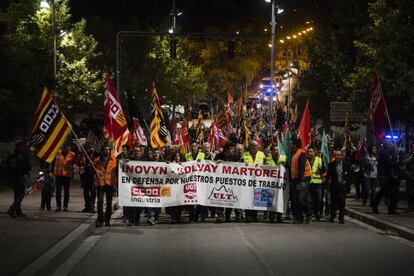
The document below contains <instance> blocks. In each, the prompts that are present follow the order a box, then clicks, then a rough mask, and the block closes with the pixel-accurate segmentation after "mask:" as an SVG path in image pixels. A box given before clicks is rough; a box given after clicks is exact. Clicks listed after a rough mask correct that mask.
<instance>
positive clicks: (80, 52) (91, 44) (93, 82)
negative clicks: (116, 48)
mask: <svg viewBox="0 0 414 276" xmlns="http://www.w3.org/2000/svg"><path fill="white" fill-rule="evenodd" d="M55 14H56V15H55V18H56V22H55V26H54V29H53V26H52V25H51V22H52V11H51V9H44V10H42V9H41V10H39V12H37V13H36V16H35V17H34V21H35V22H36V23H37V25H38V28H39V30H40V32H41V33H42V37H43V41H44V42H48V45H45V50H47V51H48V52H50V53H51V50H53V49H52V47H50V45H52V44H51V38H52V37H51V34H52V36H53V32H55V33H56V34H57V36H56V37H57V80H56V86H55V89H56V92H57V93H56V94H57V95H58V96H57V101H58V102H59V105H60V106H61V107H62V108H68V109H71V108H73V107H75V106H76V111H77V112H79V113H82V112H86V111H88V112H93V111H94V110H96V109H100V108H101V105H98V104H97V103H98V102H100V101H102V96H101V95H102V90H103V82H102V79H103V73H102V72H101V71H100V70H99V69H98V68H97V67H96V66H94V65H95V64H94V61H96V59H97V58H98V57H99V56H100V55H101V53H99V52H97V42H96V40H95V39H94V37H93V36H92V35H88V34H86V21H85V20H84V19H81V21H79V22H76V23H74V24H71V23H70V18H71V15H70V13H69V8H68V3H67V0H58V1H56V0H55ZM48 46H49V47H48ZM51 54H52V55H53V53H51Z"/></svg>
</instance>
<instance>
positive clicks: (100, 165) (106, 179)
mask: <svg viewBox="0 0 414 276" xmlns="http://www.w3.org/2000/svg"><path fill="white" fill-rule="evenodd" d="M94 166H95V168H96V175H95V187H96V194H97V198H98V204H97V212H98V218H97V220H96V223H95V225H96V227H101V226H102V225H103V224H104V223H105V226H108V227H109V226H110V220H111V215H112V197H113V194H114V188H115V186H116V185H117V178H116V168H117V161H116V158H115V155H114V154H113V152H112V146H111V145H110V144H109V143H106V144H105V145H104V146H103V149H102V152H101V155H100V156H99V157H98V158H96V159H95V160H94ZM104 197H105V199H106V210H105V213H104V210H103V206H104V204H103V203H104Z"/></svg>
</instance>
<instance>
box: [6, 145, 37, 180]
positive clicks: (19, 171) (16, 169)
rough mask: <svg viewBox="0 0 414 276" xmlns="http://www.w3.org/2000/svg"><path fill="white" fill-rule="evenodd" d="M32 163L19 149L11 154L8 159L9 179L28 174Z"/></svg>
mask: <svg viewBox="0 0 414 276" xmlns="http://www.w3.org/2000/svg"><path fill="white" fill-rule="evenodd" d="M30 170H31V165H30V162H29V159H28V157H27V156H26V155H25V154H23V153H20V152H18V151H16V152H14V153H13V154H11V155H9V157H8V158H7V161H6V173H7V177H8V180H9V181H14V180H15V179H16V178H21V177H23V176H25V175H28V174H29V173H30Z"/></svg>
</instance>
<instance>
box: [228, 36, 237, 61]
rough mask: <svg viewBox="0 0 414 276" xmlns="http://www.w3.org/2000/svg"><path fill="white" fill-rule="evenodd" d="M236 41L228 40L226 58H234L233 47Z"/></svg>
mask: <svg viewBox="0 0 414 276" xmlns="http://www.w3.org/2000/svg"><path fill="white" fill-rule="evenodd" d="M235 45H236V43H235V42H234V40H230V41H229V42H228V44H227V58H228V59H233V58H234V47H235Z"/></svg>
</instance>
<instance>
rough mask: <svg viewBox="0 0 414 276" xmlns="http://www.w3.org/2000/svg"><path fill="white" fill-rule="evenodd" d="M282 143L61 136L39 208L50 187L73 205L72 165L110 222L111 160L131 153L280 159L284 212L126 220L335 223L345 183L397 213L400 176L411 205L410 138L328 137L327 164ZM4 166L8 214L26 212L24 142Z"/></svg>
mask: <svg viewBox="0 0 414 276" xmlns="http://www.w3.org/2000/svg"><path fill="white" fill-rule="evenodd" d="M284 151H286V152H281V151H279V148H278V146H277V145H274V144H273V145H269V146H266V147H265V148H264V149H261V145H260V144H259V143H258V142H257V141H255V140H251V141H250V143H249V144H248V146H246V147H245V146H244V145H243V144H240V143H237V142H235V143H232V142H227V143H226V144H224V145H223V146H222V147H220V148H219V149H217V150H215V151H212V150H211V145H210V144H209V143H208V142H204V143H200V142H196V141H195V142H193V143H191V150H190V151H189V152H188V153H186V154H182V153H181V152H180V149H179V148H178V147H175V146H170V147H165V148H163V149H162V150H157V149H151V148H149V147H146V146H135V147H133V148H129V147H128V146H127V145H125V146H123V147H122V152H121V153H120V154H119V155H118V156H117V157H115V155H114V154H113V148H112V145H111V144H110V143H105V144H104V145H103V146H102V147H101V148H100V149H99V150H98V149H97V148H95V147H94V146H93V145H92V144H90V143H86V144H84V145H83V150H82V151H77V150H75V149H74V148H73V145H71V144H70V143H65V144H64V146H63V147H62V149H61V150H60V151H59V152H58V154H57V155H56V158H55V160H54V161H53V162H52V163H51V164H50V165H48V166H44V167H43V169H42V172H43V174H42V175H41V177H40V178H39V179H38V182H39V187H40V191H41V202H40V210H41V211H46V210H47V211H51V210H52V197H53V195H54V197H55V208H54V210H55V211H56V212H61V211H63V212H67V211H71V210H70V206H69V202H70V187H71V182H72V180H73V177H74V174H75V173H76V174H79V177H80V182H81V187H82V189H83V195H84V209H83V210H82V212H90V213H95V212H97V220H96V226H97V227H100V226H110V221H111V215H112V212H113V210H112V208H113V204H112V200H113V198H114V197H116V196H117V191H116V190H117V170H116V168H117V166H118V164H119V163H120V162H128V161H129V160H140V161H157V162H177V163H182V162H186V161H193V160H212V161H216V162H226V161H228V162H242V163H245V164H246V165H253V164H259V165H261V164H263V165H269V166H279V165H283V166H285V167H286V170H287V172H288V174H289V189H290V190H289V194H290V196H289V203H288V208H287V211H286V213H285V214H282V213H276V212H264V213H263V214H262V212H261V211H260V214H259V215H258V211H255V210H240V209H230V208H215V207H214V208H213V207H206V206H201V205H186V206H174V207H167V208H165V213H163V212H162V209H161V208H143V207H123V220H124V222H125V223H126V224H127V225H129V226H131V225H139V224H140V223H142V222H145V223H148V224H151V225H154V224H157V223H158V221H159V217H160V215H162V216H167V217H168V219H169V220H170V222H171V223H180V222H184V221H187V220H189V221H190V222H205V221H208V220H212V221H215V222H217V223H222V222H231V221H236V222H257V221H268V222H278V223H281V222H283V220H288V221H290V220H291V219H292V220H293V223H295V224H301V223H311V222H312V221H313V220H316V221H320V220H321V219H323V218H324V219H327V220H329V221H330V222H335V221H336V218H338V222H339V223H345V221H344V211H345V204H346V197H347V195H348V194H349V193H351V190H352V193H354V195H355V197H356V198H357V199H358V200H360V201H361V204H363V205H367V204H369V205H370V206H371V207H372V210H373V212H374V213H378V212H379V211H378V206H379V205H380V204H382V202H383V204H385V205H386V206H387V209H388V214H397V211H396V210H397V204H398V196H399V186H400V182H401V180H402V179H403V178H404V179H405V180H406V186H407V197H408V204H409V206H408V207H409V208H410V209H413V208H414V158H413V157H414V143H413V144H412V145H411V149H410V151H409V152H408V153H406V154H405V155H402V154H399V152H398V151H397V148H396V146H395V144H393V143H391V142H384V143H383V144H381V145H380V146H379V148H378V147H377V146H376V145H372V146H368V148H367V151H364V155H362V156H360V155H359V154H358V152H359V151H357V150H356V149H355V148H354V147H353V146H351V145H349V144H346V145H345V146H344V147H340V148H337V149H335V148H334V147H333V145H331V146H330V147H329V162H328V164H326V165H325V163H324V162H322V158H321V153H320V152H318V150H317V149H316V148H315V147H313V146H310V147H308V148H307V149H306V150H305V149H304V148H303V147H302V146H301V141H300V140H298V139H292V140H291V141H290V145H289V148H288V149H284ZM4 171H5V174H6V177H7V182H8V184H9V185H10V187H11V188H12V189H13V192H14V200H13V203H12V205H11V206H10V207H9V209H8V211H7V213H8V214H9V215H10V216H11V217H13V218H16V217H24V216H25V215H24V213H23V212H22V206H21V205H22V201H23V199H24V196H25V194H26V192H27V184H28V183H27V182H28V181H27V176H28V175H29V174H30V171H31V166H30V162H29V153H28V149H27V147H26V146H25V145H24V144H23V143H21V142H19V143H17V144H16V147H15V151H14V152H13V153H12V154H10V155H9V156H8V157H7V158H6V160H4ZM351 187H354V188H353V189H351ZM62 195H63V200H62ZM73 211H75V210H73ZM76 211H79V210H76ZM233 213H234V214H233ZM182 214H185V216H182ZM283 215H284V216H283ZM141 217H143V220H141ZM144 220H145V221H144Z"/></svg>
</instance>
